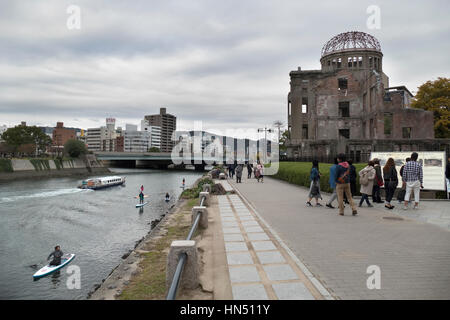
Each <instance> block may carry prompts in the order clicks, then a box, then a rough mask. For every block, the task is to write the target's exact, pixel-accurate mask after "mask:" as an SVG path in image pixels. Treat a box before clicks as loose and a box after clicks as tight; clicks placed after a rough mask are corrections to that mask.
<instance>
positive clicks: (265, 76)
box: [0, 0, 450, 131]
mask: <svg viewBox="0 0 450 320" xmlns="http://www.w3.org/2000/svg"><path fill="white" fill-rule="evenodd" d="M72 4H73V5H77V6H79V7H80V9H81V29H79V30H77V29H74V30H69V29H68V28H67V25H66V23H67V19H68V18H69V16H70V14H68V13H67V12H66V10H67V8H68V6H69V5H72ZM369 5H378V6H379V8H380V9H381V28H380V29H368V27H367V24H366V21H367V19H368V17H369V14H367V13H366V10H367V7H368V6H369ZM449 7H450V1H448V0H443V1H375V0H372V1H300V0H294V1H287V0H284V1H261V0H255V1H253V0H251V1H250V0H239V1H230V0H227V1H212V0H209V1H207V0H205V1H194V0H192V1H190V0H178V1H170V0H164V1H149V0H147V1H136V0H134V1H111V0H108V1H106V0H105V1H94V0H86V1H80V0H72V1H64V0H54V1H48V0H40V1H36V0H30V1H23V0H21V1H17V0H0V125H2V124H6V125H8V126H12V125H16V124H17V123H19V122H20V121H27V123H28V124H30V125H49V126H55V124H56V121H63V122H64V124H65V126H72V127H81V128H89V127H98V126H100V125H104V124H105V118H106V117H114V118H116V119H117V124H118V125H121V126H124V124H125V123H134V124H139V123H140V120H141V119H142V118H143V116H144V115H146V114H154V113H158V112H159V108H160V107H166V108H167V112H169V113H171V114H174V115H176V116H177V120H178V129H181V130H185V129H191V128H192V127H193V122H194V121H196V120H201V121H203V128H204V129H207V130H211V131H217V130H225V129H227V128H233V129H252V130H253V129H256V128H258V127H262V126H264V125H270V124H272V123H273V121H274V120H282V121H283V122H284V123H286V122H287V107H286V97H287V93H288V91H289V72H290V71H291V70H296V69H297V67H298V66H301V67H302V69H320V62H319V59H320V53H321V49H322V46H323V45H324V44H325V43H326V42H327V41H328V40H329V39H331V38H332V37H333V36H335V35H337V34H339V33H341V32H345V31H352V30H357V31H363V32H367V33H370V34H372V35H373V36H375V37H376V38H377V39H378V40H379V41H380V43H381V49H382V52H383V54H384V58H383V70H384V72H385V73H386V74H387V75H388V76H389V78H390V85H391V86H396V85H406V86H407V87H408V88H409V89H410V91H413V93H414V92H415V91H417V87H418V86H419V85H420V84H422V83H423V82H425V81H427V80H430V79H436V78H437V77H439V76H447V77H448V76H449V70H450V61H449V58H448V57H449V52H450V47H449V39H450V37H449V36H450V19H448V13H449V9H450V8H449Z"/></svg>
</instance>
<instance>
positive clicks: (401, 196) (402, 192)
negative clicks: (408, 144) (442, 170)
mask: <svg viewBox="0 0 450 320" xmlns="http://www.w3.org/2000/svg"><path fill="white" fill-rule="evenodd" d="M405 161H406V163H408V162H409V161H411V158H406V160H405ZM404 169H405V165H402V167H401V168H400V177H402V176H403V170H404ZM402 179H403V178H402ZM405 193H406V188H405V185H404V184H402V188H401V189H400V191H399V192H398V194H397V200H398V203H402V201H405Z"/></svg>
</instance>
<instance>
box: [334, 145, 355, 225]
mask: <svg viewBox="0 0 450 320" xmlns="http://www.w3.org/2000/svg"><path fill="white" fill-rule="evenodd" d="M337 158H338V162H339V164H338V166H337V169H336V192H337V195H338V202H339V215H341V216H343V215H344V193H345V195H346V196H347V199H348V201H349V202H350V206H351V207H352V214H353V215H356V214H357V213H358V212H357V211H356V206H355V203H354V202H353V199H352V193H351V190H350V166H349V164H348V162H347V161H345V155H344V154H342V153H341V154H339V155H338V157H337Z"/></svg>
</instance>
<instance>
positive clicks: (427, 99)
mask: <svg viewBox="0 0 450 320" xmlns="http://www.w3.org/2000/svg"><path fill="white" fill-rule="evenodd" d="M449 105H450V79H449V78H441V77H439V78H438V79H437V80H435V81H427V82H425V83H424V84H422V85H421V86H420V87H419V91H418V92H417V94H416V96H415V97H414V99H413V102H412V103H411V106H412V107H413V108H419V109H424V110H429V111H432V112H433V114H434V136H435V137H436V138H450V110H449Z"/></svg>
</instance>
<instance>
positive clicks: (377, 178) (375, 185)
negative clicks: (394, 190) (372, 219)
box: [372, 158, 383, 203]
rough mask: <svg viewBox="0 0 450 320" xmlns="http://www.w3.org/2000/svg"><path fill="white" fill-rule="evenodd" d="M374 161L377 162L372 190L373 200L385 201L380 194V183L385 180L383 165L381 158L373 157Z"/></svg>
mask: <svg viewBox="0 0 450 320" xmlns="http://www.w3.org/2000/svg"><path fill="white" fill-rule="evenodd" d="M373 162H374V163H375V166H374V168H375V180H374V182H373V190H372V200H373V202H377V203H383V201H381V195H380V189H381V188H380V187H381V186H380V185H379V183H382V182H383V175H382V173H381V167H380V160H379V159H377V158H375V159H373Z"/></svg>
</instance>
